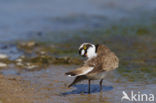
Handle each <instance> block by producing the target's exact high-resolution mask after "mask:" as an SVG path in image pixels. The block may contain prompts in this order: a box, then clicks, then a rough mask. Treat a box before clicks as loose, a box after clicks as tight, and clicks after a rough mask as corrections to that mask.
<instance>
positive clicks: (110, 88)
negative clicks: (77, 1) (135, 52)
mask: <svg viewBox="0 0 156 103" xmlns="http://www.w3.org/2000/svg"><path fill="white" fill-rule="evenodd" d="M76 67H77V66H67V65H62V66H61V65H60V66H56V65H52V66H50V67H49V68H47V69H42V70H40V71H33V72H30V71H25V70H20V69H13V68H9V69H5V70H0V71H1V73H2V74H4V76H6V77H7V78H12V79H11V80H15V81H16V82H18V79H17V78H19V77H21V78H22V79H20V81H22V80H24V81H26V82H30V83H29V85H28V87H29V88H33V91H35V94H34V95H33V96H32V97H31V98H33V99H32V100H33V102H34V103H36V102H37V103H42V102H46V103H51V102H53V103H62V102H63V103H66V102H68V103H80V102H81V103H97V102H98V103H116V102H118V103H120V101H121V97H122V96H123V94H122V91H126V92H127V93H128V94H130V92H131V91H134V92H135V93H138V92H141V93H149V94H151V93H152V94H154V95H156V94H155V93H156V91H155V90H156V85H155V84H148V83H139V82H123V81H124V80H123V79H124V78H120V82H118V81H116V77H117V75H118V74H117V72H113V73H112V74H110V76H109V77H107V78H106V79H105V80H104V82H103V92H100V91H99V85H98V83H99V81H92V85H91V94H87V90H88V85H87V83H88V82H87V81H83V82H80V83H78V84H77V85H74V86H73V87H71V88H67V85H68V84H69V83H71V82H72V80H73V78H70V77H67V76H65V75H64V73H65V72H67V71H69V70H72V69H74V68H76ZM110 77H111V78H110ZM13 78H14V79H13ZM23 83H24V82H23ZM26 88H27V87H26ZM26 88H25V89H26ZM28 97H29V95H28ZM36 97H37V98H36ZM125 102H126V103H128V102H127V101H126V100H125ZM136 103H137V102H136ZM138 103H139V102H138Z"/></svg>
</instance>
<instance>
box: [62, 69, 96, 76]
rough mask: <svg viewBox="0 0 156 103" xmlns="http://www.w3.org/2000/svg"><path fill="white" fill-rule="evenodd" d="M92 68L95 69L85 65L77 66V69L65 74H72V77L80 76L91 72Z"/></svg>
mask: <svg viewBox="0 0 156 103" xmlns="http://www.w3.org/2000/svg"><path fill="white" fill-rule="evenodd" d="M92 70H93V67H89V66H83V67H80V68H77V69H75V70H73V71H70V72H67V73H65V74H66V75H68V76H70V77H71V76H80V75H85V74H87V73H89V72H90V71H92Z"/></svg>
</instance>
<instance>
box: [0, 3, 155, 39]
mask: <svg viewBox="0 0 156 103" xmlns="http://www.w3.org/2000/svg"><path fill="white" fill-rule="evenodd" d="M155 9H156V1H155V0H150V1H147V0H137V1H136V0H131V1H128V0H119V1H116V0H104V1H103V0H78V1H77V0H66V1H64V0H44V1H42V0H33V1H32V0H14V1H9V0H0V15H1V16H0V37H1V38H0V41H1V42H2V41H3V42H4V41H14V40H21V39H31V38H32V37H34V36H35V37H36V36H41V35H45V34H46V33H47V32H52V31H53V32H54V31H73V30H81V29H84V28H85V29H94V28H99V27H107V25H110V24H112V23H114V22H116V21H120V20H127V19H128V18H131V19H132V20H133V21H134V20H135V21H139V22H141V23H143V22H146V21H148V20H150V19H151V18H153V17H155V13H154V10H155ZM121 22H122V21H121ZM121 22H120V23H121ZM131 23H133V22H131ZM68 34H69V33H68ZM60 36H61V34H60ZM53 37H55V35H54V36H52V38H53ZM53 40H55V39H53Z"/></svg>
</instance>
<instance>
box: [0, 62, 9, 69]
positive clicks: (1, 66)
mask: <svg viewBox="0 0 156 103" xmlns="http://www.w3.org/2000/svg"><path fill="white" fill-rule="evenodd" d="M7 66H8V65H7V64H5V63H1V62H0V68H5V67H7Z"/></svg>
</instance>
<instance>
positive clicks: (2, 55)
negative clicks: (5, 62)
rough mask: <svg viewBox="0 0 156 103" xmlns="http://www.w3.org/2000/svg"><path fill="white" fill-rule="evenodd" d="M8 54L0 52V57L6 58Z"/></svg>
mask: <svg viewBox="0 0 156 103" xmlns="http://www.w3.org/2000/svg"><path fill="white" fill-rule="evenodd" d="M7 58H8V56H7V55H6V54H0V59H7Z"/></svg>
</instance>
